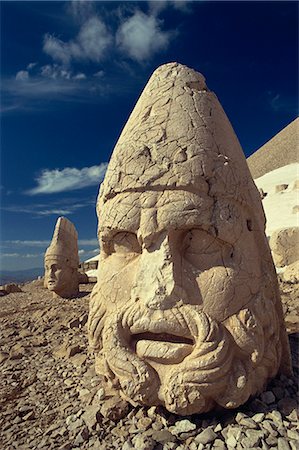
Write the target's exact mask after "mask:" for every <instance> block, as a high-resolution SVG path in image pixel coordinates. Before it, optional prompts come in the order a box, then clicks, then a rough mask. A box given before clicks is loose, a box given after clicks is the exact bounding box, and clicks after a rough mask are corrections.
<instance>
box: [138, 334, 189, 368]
mask: <svg viewBox="0 0 299 450" xmlns="http://www.w3.org/2000/svg"><path fill="white" fill-rule="evenodd" d="M131 343H132V347H133V349H134V351H135V353H136V354H137V356H138V357H139V358H141V359H145V360H150V361H153V362H158V363H161V364H179V363H180V362H182V361H183V359H185V358H186V356H188V355H189V354H190V353H192V351H193V348H194V341H193V339H191V338H187V337H185V336H178V335H174V334H168V333H152V332H144V333H138V334H133V335H131Z"/></svg>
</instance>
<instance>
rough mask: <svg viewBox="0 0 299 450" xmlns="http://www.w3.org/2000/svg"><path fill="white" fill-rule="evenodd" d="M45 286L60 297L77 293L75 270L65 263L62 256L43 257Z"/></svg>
mask: <svg viewBox="0 0 299 450" xmlns="http://www.w3.org/2000/svg"><path fill="white" fill-rule="evenodd" d="M45 286H46V287H47V289H49V291H52V292H54V293H55V294H57V295H59V296H60V297H66V298H67V297H69V296H72V295H74V294H76V293H77V291H78V280H77V270H75V269H74V268H73V267H71V266H70V265H68V264H66V261H65V258H63V257H47V258H45Z"/></svg>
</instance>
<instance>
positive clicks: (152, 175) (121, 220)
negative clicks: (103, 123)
mask: <svg viewBox="0 0 299 450" xmlns="http://www.w3.org/2000/svg"><path fill="white" fill-rule="evenodd" d="M97 213H98V218H99V226H98V232H99V241H100V246H101V255H100V261H99V267H98V275H97V278H98V283H97V284H96V286H95V288H94V290H93V292H92V298H91V303H90V312H89V319H88V330H89V341H90V345H91V347H92V348H93V350H94V353H95V360H96V371H97V372H98V373H99V374H102V375H104V376H105V377H106V379H107V380H108V381H109V382H110V385H111V386H113V388H114V390H115V391H118V392H119V393H120V395H121V397H122V398H124V399H126V400H127V401H128V402H130V403H131V404H132V405H136V404H143V405H149V406H153V405H163V406H165V407H166V408H167V409H168V410H169V411H171V412H174V413H176V414H181V415H187V414H192V413H198V412H199V413H201V412H205V411H209V410H211V409H212V408H214V407H216V406H217V405H220V406H222V407H226V408H235V407H237V406H238V405H240V404H242V403H244V402H246V400H247V399H248V398H249V396H250V395H254V394H256V393H258V392H261V391H262V389H263V387H264V386H265V385H266V383H267V381H268V380H269V379H270V378H272V377H274V376H275V375H276V374H277V373H278V372H282V373H285V374H289V373H290V370H291V369H290V355H289V344H288V341H287V337H286V332H285V327H284V322H283V316H282V308H281V301H280V297H279V292H278V287H277V279H276V274H275V270H274V266H273V261H272V258H271V253H270V249H269V245H268V241H267V238H266V236H265V216H264V213H263V208H262V205H261V199H260V195H259V192H258V190H257V188H256V186H255V184H254V183H253V180H252V178H251V175H250V173H249V170H248V166H247V163H246V160H245V157H244V154H243V151H242V149H241V147H240V144H239V141H238V139H237V137H236V135H235V133H234V131H233V129H232V127H231V124H230V122H229V120H228V118H227V116H226V115H225V113H224V111H223V109H222V107H221V105H220V103H219V101H218V99H217V97H216V96H215V94H214V93H213V92H211V91H209V89H208V87H207V85H206V82H205V79H204V77H203V76H202V75H201V74H199V73H197V72H195V71H194V70H192V69H190V68H188V67H186V66H183V65H180V64H178V63H171V64H166V65H163V66H161V67H159V68H158V69H157V70H156V71H155V72H154V74H153V75H152V77H151V78H150V80H149V82H148V84H147V85H146V87H145V89H144V91H143V93H142V95H141V97H140V98H139V100H138V102H137V104H136V106H135V108H134V110H133V112H132V114H131V116H130V118H129V120H128V122H127V124H126V125H125V127H124V129H123V131H122V134H121V136H120V138H119V140H118V142H117V144H116V146H115V149H114V152H113V155H112V157H111V160H110V163H109V166H108V170H107V173H106V176H105V179H104V181H103V183H102V185H101V188H100V193H99V198H98V203H97Z"/></svg>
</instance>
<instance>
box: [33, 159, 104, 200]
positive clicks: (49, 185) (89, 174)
mask: <svg viewBox="0 0 299 450" xmlns="http://www.w3.org/2000/svg"><path fill="white" fill-rule="evenodd" d="M106 168H107V163H102V164H100V165H99V166H92V167H83V169H76V168H74V167H66V168H65V169H62V170H59V169H54V170H48V169H45V170H43V171H42V172H41V174H40V175H39V176H38V177H37V179H36V181H37V186H36V187H35V188H33V189H30V190H29V191H27V192H26V193H27V194H29V195H36V194H53V193H56V192H63V191H72V190H74V189H82V188H84V187H87V186H93V185H97V184H99V183H100V182H101V181H102V180H103V178H104V175H105V172H106Z"/></svg>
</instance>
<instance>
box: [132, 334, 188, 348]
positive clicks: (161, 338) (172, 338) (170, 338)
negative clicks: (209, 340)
mask: <svg viewBox="0 0 299 450" xmlns="http://www.w3.org/2000/svg"><path fill="white" fill-rule="evenodd" d="M132 340H133V341H136V342H137V341H139V340H146V341H157V342H169V343H176V344H187V345H193V344H194V341H193V339H191V338H187V337H185V336H179V335H175V334H169V333H151V332H148V331H145V332H143V333H137V334H133V335H132Z"/></svg>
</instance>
